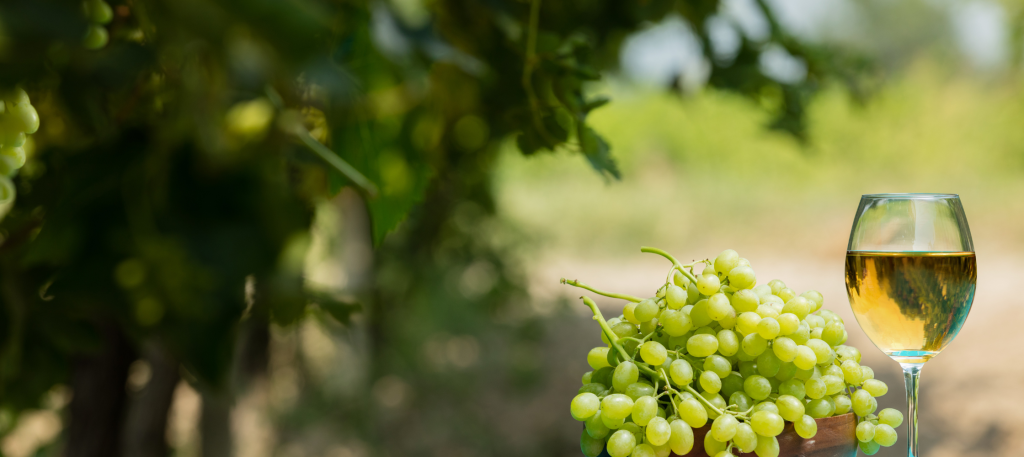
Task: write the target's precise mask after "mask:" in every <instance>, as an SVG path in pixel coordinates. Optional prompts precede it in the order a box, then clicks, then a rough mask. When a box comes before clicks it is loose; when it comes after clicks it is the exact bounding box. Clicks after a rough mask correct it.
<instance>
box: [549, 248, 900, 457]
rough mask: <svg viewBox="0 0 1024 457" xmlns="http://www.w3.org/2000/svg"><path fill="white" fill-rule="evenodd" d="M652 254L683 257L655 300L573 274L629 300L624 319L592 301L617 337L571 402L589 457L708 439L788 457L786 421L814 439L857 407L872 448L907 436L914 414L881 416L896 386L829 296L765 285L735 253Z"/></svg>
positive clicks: (680, 449)
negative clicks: (881, 375) (783, 451)
mask: <svg viewBox="0 0 1024 457" xmlns="http://www.w3.org/2000/svg"><path fill="white" fill-rule="evenodd" d="M641 251H643V252H649V253H654V254H658V255H661V256H663V257H665V258H666V259H668V260H669V261H671V262H672V267H671V269H670V270H669V272H668V275H667V276H666V279H665V283H664V285H663V286H662V287H660V288H659V289H658V290H657V291H656V292H655V294H654V296H653V297H649V298H642V297H634V296H630V295H626V294H618V293H612V292H606V291H602V290H598V289H595V288H593V287H591V286H588V285H586V284H583V283H580V282H579V281H576V280H566V279H562V280H561V282H562V283H563V284H568V285H572V286H576V287H580V288H583V289H586V290H588V291H590V292H592V293H595V294H599V295H604V296H607V297H612V298H617V299H621V300H625V301H626V304H625V306H624V307H623V311H622V315H620V316H616V317H613V318H611V319H607V320H606V319H605V318H604V316H603V314H602V313H601V311H600V309H598V307H597V304H596V303H594V301H593V300H592V299H591V298H590V297H587V296H584V297H582V299H583V302H584V304H586V305H587V306H588V307H590V309H591V311H592V312H593V314H594V320H596V321H597V322H598V325H599V326H600V328H601V341H603V342H604V343H605V344H606V345H607V346H601V347H596V348H593V349H591V350H590V352H589V353H588V355H587V363H588V364H589V365H590V367H591V368H592V371H588V372H586V373H584V374H583V386H582V387H580V389H579V393H578V395H577V396H576V397H575V398H574V399H573V400H572V402H571V405H570V413H571V415H572V417H573V418H575V419H576V420H578V421H583V422H585V430H584V432H583V434H582V436H581V438H580V447H581V449H582V451H583V454H584V455H586V456H588V457H596V456H597V455H599V454H600V453H601V452H602V451H604V450H607V452H608V454H609V455H611V456H612V457H625V456H630V455H632V456H638V455H639V456H658V457H665V456H667V455H669V453H670V452H674V453H675V454H678V455H686V454H687V453H689V452H690V451H691V450H692V449H693V446H695V445H702V446H704V450H705V451H706V452H707V454H708V455H712V456H730V455H733V454H734V453H746V452H754V453H756V454H757V455H758V456H759V457H777V456H778V454H779V442H778V439H777V436H779V435H780V434H781V433H782V431H783V430H784V428H785V425H786V422H791V423H793V427H794V430H795V432H796V434H797V435H799V436H800V437H801V438H804V439H809V438H813V437H814V436H815V435H816V434H817V430H818V426H817V422H816V421H815V419H821V418H826V417H831V416H833V415H841V414H847V413H850V412H852V413H854V414H856V415H857V416H858V425H857V433H856V435H857V439H858V441H859V442H860V449H861V450H862V451H863V452H864V453H865V454H868V455H872V454H874V453H875V452H877V451H878V449H879V447H880V446H892V445H893V444H895V442H896V432H895V428H896V427H898V426H899V425H900V424H901V423H902V422H903V416H902V414H901V413H900V412H899V411H897V410H894V409H884V410H882V411H880V412H877V415H875V414H876V410H877V408H878V402H877V400H876V397H880V396H882V395H884V394H885V393H886V392H887V391H888V387H887V386H886V385H885V383H883V382H882V381H879V380H876V379H874V372H873V371H872V370H871V369H870V368H869V367H866V366H862V365H860V361H861V354H860V351H858V350H857V348H855V347H852V346H848V345H845V344H844V343H845V342H846V339H847V336H848V334H847V332H846V328H845V326H844V322H843V319H842V318H841V317H839V316H838V315H837V314H835V313H833V312H831V311H828V310H825V309H822V305H823V303H824V299H823V297H822V295H821V293H819V292H817V291H814V290H810V291H806V292H803V293H801V294H799V295H797V294H796V292H794V291H793V290H792V289H790V288H788V287H786V284H785V283H784V282H782V281H781V280H778V279H774V280H772V281H769V282H768V283H767V284H762V285H758V283H757V277H756V274H755V272H754V270H753V268H752V267H751V266H750V262H749V261H748V260H747V259H744V258H742V257H740V256H739V254H738V253H737V252H736V251H734V250H731V249H728V250H725V251H723V252H722V253H721V254H719V255H718V256H717V257H716V258H715V259H713V260H710V259H708V260H699V261H696V262H693V263H689V264H681V263H680V262H679V261H677V260H676V259H675V258H674V257H673V256H672V255H670V254H668V253H667V252H665V251H662V250H660V249H656V248H647V247H645V248H641ZM705 426H710V429H709V431H708V433H707V434H706V436H705V439H704V442H703V443H694V434H693V429H694V428H700V427H705Z"/></svg>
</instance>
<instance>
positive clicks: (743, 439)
mask: <svg viewBox="0 0 1024 457" xmlns="http://www.w3.org/2000/svg"><path fill="white" fill-rule="evenodd" d="M732 443H733V445H734V446H735V447H736V448H738V449H739V450H740V452H743V453H748V452H754V448H755V447H757V434H756V433H754V429H752V428H750V424H746V423H740V424H737V425H736V434H734V435H733V437H732Z"/></svg>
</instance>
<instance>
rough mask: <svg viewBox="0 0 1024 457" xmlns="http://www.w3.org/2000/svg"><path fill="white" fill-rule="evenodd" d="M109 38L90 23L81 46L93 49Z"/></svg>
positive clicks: (98, 27)
mask: <svg viewBox="0 0 1024 457" xmlns="http://www.w3.org/2000/svg"><path fill="white" fill-rule="evenodd" d="M109 40H110V36H109V35H108V34H107V29H105V28H103V27H102V26H100V25H96V24H91V25H89V27H88V28H86V31H85V37H83V38H82V46H85V48H86V49H93V50H95V49H99V48H102V47H104V46H106V45H107V41H109ZM26 132H28V130H26Z"/></svg>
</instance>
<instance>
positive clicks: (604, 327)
mask: <svg viewBox="0 0 1024 457" xmlns="http://www.w3.org/2000/svg"><path fill="white" fill-rule="evenodd" d="M580 298H582V299H583V303H584V304H585V305H587V306H589V307H590V311H592V312H593V313H594V320H595V321H597V323H598V325H600V326H601V331H603V332H604V333H605V336H607V337H608V341H610V342H611V344H612V347H614V348H615V350H616V351H618V352H619V355H621V356H622V359H623V360H632V357H630V356H629V354H628V353H626V350H625V349H623V348H622V345H621V344H619V336H618V335H616V334H615V332H613V331H612V328H611V327H609V326H608V321H606V320H604V315H603V314H601V310H600V309H598V307H597V303H594V300H591V299H590V297H587V296H585V295H584V296H582V297H580ZM638 366H639V365H638Z"/></svg>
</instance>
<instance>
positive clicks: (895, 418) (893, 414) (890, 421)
mask: <svg viewBox="0 0 1024 457" xmlns="http://www.w3.org/2000/svg"><path fill="white" fill-rule="evenodd" d="M878 423H879V424H885V425H888V426H890V427H892V428H896V427H899V426H900V424H902V423H903V413H901V412H899V411H898V410H895V409H892V408H885V409H883V410H882V411H881V412H879V413H878Z"/></svg>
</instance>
